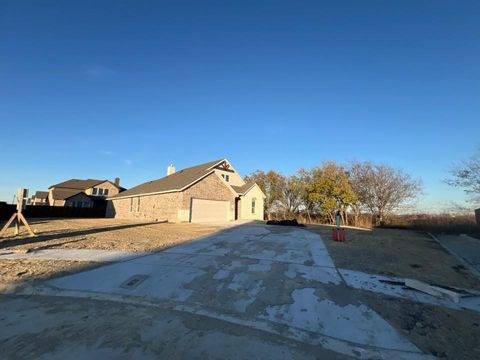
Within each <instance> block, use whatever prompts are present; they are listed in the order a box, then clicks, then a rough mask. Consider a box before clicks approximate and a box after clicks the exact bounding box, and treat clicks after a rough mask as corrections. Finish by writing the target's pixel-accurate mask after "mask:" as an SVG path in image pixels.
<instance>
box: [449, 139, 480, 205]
mask: <svg viewBox="0 0 480 360" xmlns="http://www.w3.org/2000/svg"><path fill="white" fill-rule="evenodd" d="M451 173H452V175H453V178H452V179H447V180H446V181H445V182H446V183H447V184H449V185H452V186H455V187H460V188H463V189H464V190H465V192H466V193H467V194H468V195H469V197H470V200H471V201H472V202H480V148H479V149H478V151H477V153H476V154H474V155H473V156H471V157H470V158H469V159H468V160H465V161H463V162H462V163H461V164H459V165H457V166H455V168H454V169H453V170H452V171H451Z"/></svg>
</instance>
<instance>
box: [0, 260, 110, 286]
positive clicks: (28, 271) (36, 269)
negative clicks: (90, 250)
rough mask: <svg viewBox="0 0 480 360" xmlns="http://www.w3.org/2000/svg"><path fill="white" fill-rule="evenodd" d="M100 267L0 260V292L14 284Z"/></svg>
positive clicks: (94, 264)
mask: <svg viewBox="0 0 480 360" xmlns="http://www.w3.org/2000/svg"><path fill="white" fill-rule="evenodd" d="M100 265H101V264H100V263H96V262H89V261H65V260H38V259H34V260H30V259H16V260H10V259H3V260H0V291H1V290H2V288H5V287H8V286H9V285H11V284H12V283H15V282H24V281H41V280H47V279H51V278H53V277H57V276H64V275H68V274H73V273H76V272H79V271H83V270H86V269H92V268H94V267H96V266H100Z"/></svg>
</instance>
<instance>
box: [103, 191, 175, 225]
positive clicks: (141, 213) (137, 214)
mask: <svg viewBox="0 0 480 360" xmlns="http://www.w3.org/2000/svg"><path fill="white" fill-rule="evenodd" d="M132 199H133V200H132ZM138 199H140V206H138ZM132 201H133V203H132ZM181 204H182V193H179V192H175V193H167V194H157V195H147V196H135V197H133V198H126V199H118V200H112V201H109V202H108V205H107V217H116V218H122V219H146V220H158V221H162V220H168V221H173V222H175V221H177V213H178V209H179V208H180V207H181ZM131 210H132V211H131Z"/></svg>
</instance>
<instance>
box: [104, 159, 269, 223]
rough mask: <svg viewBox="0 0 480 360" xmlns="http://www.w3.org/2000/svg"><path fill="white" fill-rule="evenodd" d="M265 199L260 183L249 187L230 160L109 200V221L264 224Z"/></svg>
mask: <svg viewBox="0 0 480 360" xmlns="http://www.w3.org/2000/svg"><path fill="white" fill-rule="evenodd" d="M264 198H265V195H264V194H263V192H262V190H260V187H259V186H258V185H257V184H256V183H249V184H246V183H245V181H243V179H242V178H241V177H240V175H238V173H237V172H236V171H235V169H234V168H233V167H232V166H231V164H230V163H229V162H228V160H226V159H221V160H215V161H211V162H208V163H205V164H201V165H197V166H193V167H189V168H186V169H183V170H180V171H178V172H175V168H174V167H173V166H172V165H170V166H169V167H168V169H167V176H166V177H163V178H161V179H158V180H153V181H148V182H146V183H143V184H141V185H138V186H135V187H133V188H131V189H129V190H127V191H125V192H122V193H120V194H118V195H116V196H112V197H109V200H111V201H108V204H107V217H118V218H145V219H151V220H168V221H172V222H179V221H190V222H222V221H230V220H236V219H258V220H263V201H264Z"/></svg>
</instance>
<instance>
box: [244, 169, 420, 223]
mask: <svg viewBox="0 0 480 360" xmlns="http://www.w3.org/2000/svg"><path fill="white" fill-rule="evenodd" d="M246 181H255V182H256V183H257V184H258V185H259V186H260V188H261V189H262V190H263V192H264V193H265V195H266V199H265V215H266V217H267V219H271V218H279V217H281V218H297V219H300V220H302V219H304V220H305V221H307V222H330V223H334V222H335V215H336V213H337V212H340V215H341V218H342V223H343V224H348V225H353V226H368V225H371V224H372V223H373V224H384V223H385V221H387V220H388V218H389V217H390V216H391V215H392V214H393V213H394V211H395V210H397V209H398V208H399V207H401V206H402V205H404V204H407V203H408V202H410V201H411V200H413V199H415V198H416V197H417V195H418V194H419V193H420V192H421V182H420V181H419V180H417V179H413V178H412V177H411V176H410V175H408V174H406V173H404V172H403V171H402V170H400V169H395V168H393V167H391V166H388V165H385V164H374V163H371V162H352V163H350V164H348V165H341V164H337V163H335V162H333V161H326V162H324V163H323V164H322V165H321V166H316V167H313V168H311V169H299V170H298V171H297V172H296V173H295V174H294V175H291V176H284V175H282V174H280V173H278V172H276V171H273V170H270V171H262V170H257V171H255V172H253V173H252V174H250V175H248V176H246Z"/></svg>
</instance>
